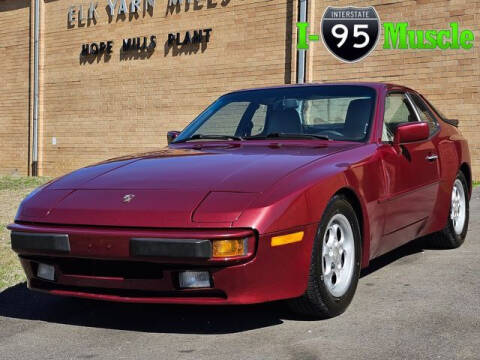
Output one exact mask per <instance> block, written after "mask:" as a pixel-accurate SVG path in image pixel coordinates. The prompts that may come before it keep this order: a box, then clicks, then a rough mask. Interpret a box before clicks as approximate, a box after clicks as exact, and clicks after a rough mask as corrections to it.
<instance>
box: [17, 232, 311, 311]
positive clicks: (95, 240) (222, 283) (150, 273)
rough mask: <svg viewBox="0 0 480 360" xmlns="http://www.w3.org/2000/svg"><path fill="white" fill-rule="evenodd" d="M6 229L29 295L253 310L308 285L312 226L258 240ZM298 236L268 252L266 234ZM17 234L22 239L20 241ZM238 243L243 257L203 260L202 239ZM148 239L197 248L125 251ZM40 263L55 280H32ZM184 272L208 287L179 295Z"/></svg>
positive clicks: (194, 234) (239, 234)
mask: <svg viewBox="0 0 480 360" xmlns="http://www.w3.org/2000/svg"><path fill="white" fill-rule="evenodd" d="M9 229H10V230H12V247H13V248H14V250H15V251H16V252H17V253H18V255H19V257H20V260H21V263H22V266H23V268H24V270H25V273H26V275H27V281H28V286H29V288H31V289H35V290H40V291H45V292H48V293H51V294H55V295H65V296H76V297H84V298H91V299H99V300H108V301H121V302H139V303H183V304H252V303H260V302H266V301H273V300H279V299H287V298H293V297H298V296H301V295H302V294H303V293H304V292H305V289H306V287H307V281H308V272H309V266H310V257H311V248H312V244H313V238H314V235H315V231H316V227H315V226H314V225H307V226H304V227H301V228H296V229H289V230H288V231H285V232H281V233H275V234H265V235H257V234H256V233H255V232H254V231H252V230H250V229H202V230H198V229H196V230H187V229H185V230H146V229H130V228H128V229H124V228H114V229H112V228H108V229H107V228H99V227H69V226H44V225H30V224H12V225H10V226H9ZM298 230H302V231H304V238H303V240H302V241H300V242H296V243H292V244H287V245H284V246H276V247H271V246H270V240H271V237H272V236H275V235H282V234H285V233H289V232H293V231H298ZM19 234H20V235H21V236H20V238H22V236H23V240H21V241H20V242H19V241H18V238H19V237H18V236H19ZM22 234H23V235H22ZM25 234H27V235H34V237H40V238H42V239H45V238H47V239H51V240H49V241H50V242H49V243H50V245H45V242H42V243H41V244H40V243H39V242H35V241H34V242H32V241H29V240H25V239H32V237H31V236H24V235H25ZM45 235H47V236H46V237H45ZM15 237H17V239H16V240H15ZM34 237H33V238H34ZM239 237H242V238H244V237H246V238H248V239H249V240H248V243H249V249H250V250H249V253H248V254H247V255H246V256H245V257H240V258H229V259H228V258H227V259H213V258H207V257H206V256H205V251H206V250H205V249H206V247H205V246H206V242H205V240H211V239H226V238H239ZM65 238H67V239H68V243H66V242H65ZM152 238H155V239H177V240H178V239H195V240H192V244H196V245H195V246H196V248H195V246H194V247H187V248H188V249H190V250H188V251H191V250H192V249H194V250H195V251H193V252H190V253H189V255H188V256H186V257H184V256H182V250H180V252H179V250H178V247H177V248H176V250H175V251H176V252H175V253H169V251H170V250H169V249H174V248H172V247H167V250H165V247H162V249H163V250H162V251H164V252H163V253H156V254H153V255H152V254H148V253H147V254H145V253H143V252H142V251H145V247H143V248H142V247H141V251H140V252H136V251H135V250H134V249H135V246H133V247H132V239H137V240H138V239H152ZM62 239H63V240H62ZM32 244H33V245H32ZM177 245H178V244H177ZM52 246H53V247H52ZM147 248H148V247H147ZM137 250H138V248H137ZM184 250H185V249H184ZM165 251H166V252H165ZM188 251H187V252H188ZM147 255H150V256H147ZM196 255H198V256H196ZM39 263H45V264H50V265H53V266H54V267H55V274H56V275H55V280H54V281H47V280H43V279H40V278H38V277H37V276H36V273H37V272H36V269H37V267H38V264H39ZM185 270H202V271H209V273H210V276H211V279H212V282H213V286H212V287H211V288H202V289H181V288H180V287H179V282H178V274H179V272H181V271H185Z"/></svg>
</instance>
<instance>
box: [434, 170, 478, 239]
mask: <svg viewBox="0 0 480 360" xmlns="http://www.w3.org/2000/svg"><path fill="white" fill-rule="evenodd" d="M468 199H469V197H468V186H467V181H466V179H465V175H463V173H462V172H461V171H460V172H459V173H458V174H457V177H456V178H455V181H454V182H453V187H452V195H451V201H450V213H449V216H448V220H447V225H446V226H445V228H444V229H443V230H441V231H439V232H437V233H435V234H432V235H430V237H429V243H430V245H432V246H433V247H440V248H444V249H455V248H457V247H459V246H460V245H462V244H463V242H464V241H465V237H466V236H467V230H468V220H469V215H470V209H469V203H468Z"/></svg>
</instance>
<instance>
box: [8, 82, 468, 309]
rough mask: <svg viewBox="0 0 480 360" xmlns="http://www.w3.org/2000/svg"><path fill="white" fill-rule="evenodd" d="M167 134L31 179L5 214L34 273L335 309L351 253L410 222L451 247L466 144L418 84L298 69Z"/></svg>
mask: <svg viewBox="0 0 480 360" xmlns="http://www.w3.org/2000/svg"><path fill="white" fill-rule="evenodd" d="M168 138H169V142H170V144H169V146H168V148H166V149H163V150H159V151H156V152H152V153H145V154H139V155H135V156H127V157H122V158H117V159H113V160H109V161H106V162H103V163H100V164H97V165H93V166H89V167H86V168H83V169H80V170H77V171H74V172H73V173H71V174H69V175H66V176H63V177H61V178H59V179H57V180H54V181H52V182H50V183H48V184H46V185H45V186H42V187H41V188H38V189H37V190H35V191H34V192H33V193H31V194H30V195H29V196H28V197H27V198H26V199H25V200H24V201H23V202H22V204H21V205H20V208H19V210H18V214H17V216H16V219H15V223H14V224H11V225H10V226H9V229H10V230H11V231H12V232H11V240H12V248H13V249H14V250H15V251H16V252H17V253H18V254H19V256H20V260H21V262H22V265H23V268H24V269H25V272H26V274H27V277H28V286H29V287H30V288H31V289H35V290H41V291H46V292H49V293H51V294H56V295H67V296H78V297H84V298H92V299H101V300H111V301H125V302H144V303H182V304H212V305H213V304H250V303H259V302H266V301H272V300H279V299H289V304H290V305H291V306H292V308H293V309H294V310H296V311H298V312H300V313H304V314H307V315H310V316H314V317H332V316H335V315H338V314H340V313H342V312H343V311H344V310H345V309H346V308H347V306H348V305H349V303H350V301H351V300H352V297H353V295H354V293H355V289H356V287H357V282H358V279H359V274H360V269H361V268H364V267H366V266H368V264H369V261H370V260H371V259H373V258H375V257H378V256H380V255H382V254H385V253H386V252H388V251H390V250H392V249H394V248H396V247H398V246H400V245H402V244H405V243H407V242H409V241H411V240H413V239H415V238H418V237H421V236H425V235H429V236H430V241H432V243H433V244H434V245H435V246H438V247H447V248H455V247H458V246H460V245H461V244H462V242H463V241H464V239H465V235H466V233H467V228H468V217H469V207H468V206H469V198H470V194H471V183H472V181H471V170H470V154H469V149H468V144H467V142H466V140H465V138H464V137H463V136H462V135H461V134H460V132H459V131H458V129H457V121H456V120H450V119H447V118H445V117H444V116H443V115H442V114H441V113H440V112H439V111H437V110H436V109H435V108H434V107H433V106H432V105H431V104H430V103H429V102H428V101H427V100H426V99H425V98H424V97H423V96H421V95H420V94H418V93H417V92H415V91H414V90H411V89H408V88H405V87H402V86H396V85H391V84H381V83H347V84H323V85H295V86H284V87H272V88H263V89H252V90H244V91H238V92H233V93H229V94H227V95H224V96H222V97H220V98H219V99H218V100H217V101H215V102H214V103H213V104H212V105H210V106H209V107H208V108H207V109H206V110H205V111H204V112H203V113H201V114H200V115H199V116H198V117H197V118H196V119H195V120H194V121H193V122H192V123H191V124H190V125H188V126H187V127H186V128H185V129H184V130H183V131H182V132H181V133H178V132H170V133H169V134H168Z"/></svg>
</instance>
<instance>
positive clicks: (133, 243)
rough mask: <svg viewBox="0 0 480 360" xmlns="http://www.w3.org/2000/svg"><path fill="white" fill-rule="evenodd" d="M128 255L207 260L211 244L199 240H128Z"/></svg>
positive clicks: (210, 254)
mask: <svg viewBox="0 0 480 360" xmlns="http://www.w3.org/2000/svg"><path fill="white" fill-rule="evenodd" d="M130 255H132V256H145V257H153V256H154V257H173V258H197V259H207V258H210V257H211V256H212V243H211V241H210V240H201V239H158V238H132V239H130Z"/></svg>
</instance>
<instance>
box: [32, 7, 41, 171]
mask: <svg viewBox="0 0 480 360" xmlns="http://www.w3.org/2000/svg"><path fill="white" fill-rule="evenodd" d="M33 23H34V25H33V26H34V29H33V39H34V40H33V41H34V42H33V131H32V132H33V134H32V137H33V139H32V164H31V166H32V175H33V176H38V72H39V66H38V56H39V55H38V54H39V50H38V48H39V42H38V39H39V32H40V0H35V15H34V19H33Z"/></svg>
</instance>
